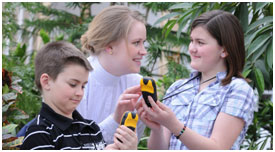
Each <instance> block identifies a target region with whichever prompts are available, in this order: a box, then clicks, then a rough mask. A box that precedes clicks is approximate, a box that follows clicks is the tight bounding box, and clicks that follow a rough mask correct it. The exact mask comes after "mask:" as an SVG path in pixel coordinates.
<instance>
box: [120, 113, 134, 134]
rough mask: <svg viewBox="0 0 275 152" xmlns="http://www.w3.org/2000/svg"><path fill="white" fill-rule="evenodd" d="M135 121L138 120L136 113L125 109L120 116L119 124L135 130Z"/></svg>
mask: <svg viewBox="0 0 275 152" xmlns="http://www.w3.org/2000/svg"><path fill="white" fill-rule="evenodd" d="M137 122H138V115H137V114H136V113H135V112H133V111H126V112H124V114H123V116H122V118H121V121H120V125H124V126H126V127H128V128H130V129H131V130H133V131H135V129H136V127H137Z"/></svg>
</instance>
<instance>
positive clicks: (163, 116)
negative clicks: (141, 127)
mask: <svg viewBox="0 0 275 152" xmlns="http://www.w3.org/2000/svg"><path fill="white" fill-rule="evenodd" d="M148 100H149V102H150V104H151V105H152V108H149V107H148V106H147V105H146V104H145V101H142V107H143V109H144V111H145V114H144V115H145V117H146V118H147V120H149V121H151V122H155V124H156V123H158V124H160V125H163V126H165V127H166V128H167V129H169V130H171V129H172V128H173V127H175V125H176V124H177V123H178V122H179V120H178V119H177V117H176V116H175V114H174V113H173V111H172V110H171V109H170V108H169V107H167V106H166V105H164V104H163V103H161V102H159V101H157V102H154V100H153V98H152V97H150V96H148Z"/></svg>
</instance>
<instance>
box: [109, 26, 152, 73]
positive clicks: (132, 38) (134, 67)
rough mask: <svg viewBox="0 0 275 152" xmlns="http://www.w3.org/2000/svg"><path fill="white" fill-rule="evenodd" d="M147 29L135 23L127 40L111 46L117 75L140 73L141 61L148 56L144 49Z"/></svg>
mask: <svg viewBox="0 0 275 152" xmlns="http://www.w3.org/2000/svg"><path fill="white" fill-rule="evenodd" d="M145 40H146V27H145V25H144V24H143V23H141V22H139V21H134V23H133V24H132V27H131V28H130V31H129V34H128V37H127V40H126V39H121V40H119V41H118V42H116V43H114V44H113V45H111V47H112V52H113V58H114V60H115V62H116V63H114V64H115V65H113V66H114V68H115V69H116V72H117V73H116V75H124V74H129V73H139V71H140V66H141V60H142V58H143V56H144V55H146V54H147V51H146V49H145V48H144V42H145Z"/></svg>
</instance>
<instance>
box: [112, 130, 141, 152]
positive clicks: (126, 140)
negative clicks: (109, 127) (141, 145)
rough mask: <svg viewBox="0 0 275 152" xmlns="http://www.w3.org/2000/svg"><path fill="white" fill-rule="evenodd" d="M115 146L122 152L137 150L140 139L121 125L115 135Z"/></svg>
mask: <svg viewBox="0 0 275 152" xmlns="http://www.w3.org/2000/svg"><path fill="white" fill-rule="evenodd" d="M118 139H119V140H120V141H122V142H120V141H119V140H118ZM114 144H115V145H116V147H118V148H119V149H120V150H137V145H138V138H137V135H136V133H135V132H133V131H132V130H131V129H129V128H127V127H126V126H124V125H121V126H120V127H119V128H117V130H116V133H115V134H114Z"/></svg>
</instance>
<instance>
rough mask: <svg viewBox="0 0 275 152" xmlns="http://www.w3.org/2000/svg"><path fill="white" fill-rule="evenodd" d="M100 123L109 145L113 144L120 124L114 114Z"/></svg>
mask: <svg viewBox="0 0 275 152" xmlns="http://www.w3.org/2000/svg"><path fill="white" fill-rule="evenodd" d="M98 125H99V127H100V130H101V132H102V135H103V138H104V140H105V142H106V143H107V145H108V144H112V143H113V142H114V134H115V132H116V129H117V128H118V126H119V124H118V123H117V122H116V121H115V120H114V119H113V115H109V116H108V117H107V118H106V119H104V120H103V121H102V122H101V123H99V124H98Z"/></svg>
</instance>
